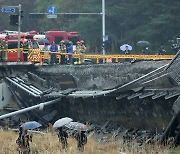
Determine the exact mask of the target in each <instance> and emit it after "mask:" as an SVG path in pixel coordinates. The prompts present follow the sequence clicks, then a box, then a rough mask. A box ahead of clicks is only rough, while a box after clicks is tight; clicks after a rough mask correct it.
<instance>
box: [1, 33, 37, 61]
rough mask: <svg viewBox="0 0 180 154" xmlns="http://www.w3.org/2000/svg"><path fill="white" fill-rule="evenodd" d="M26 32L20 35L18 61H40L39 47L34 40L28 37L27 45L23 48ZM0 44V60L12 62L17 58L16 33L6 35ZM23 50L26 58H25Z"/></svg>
mask: <svg viewBox="0 0 180 154" xmlns="http://www.w3.org/2000/svg"><path fill="white" fill-rule="evenodd" d="M26 37H27V34H24V33H22V34H21V35H20V61H22V62H24V61H29V62H39V61H40V48H39V44H38V42H37V41H36V40H32V39H29V42H28V47H27V48H26V49H25V48H24V43H25V42H27V41H28V40H27V39H26ZM1 42H2V44H3V43H4V42H5V43H4V44H5V45H3V46H2V48H3V50H2V55H3V56H2V60H3V61H7V62H14V61H17V60H18V35H7V36H6V37H5V39H3V40H1ZM25 51H26V52H27V58H25Z"/></svg>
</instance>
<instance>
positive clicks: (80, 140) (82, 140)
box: [76, 131, 87, 152]
mask: <svg viewBox="0 0 180 154" xmlns="http://www.w3.org/2000/svg"><path fill="white" fill-rule="evenodd" d="M76 139H77V147H78V150H79V151H81V152H83V151H84V145H85V144H86V143H87V135H86V131H80V132H78V134H77V136H76Z"/></svg>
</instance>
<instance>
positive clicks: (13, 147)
mask: <svg viewBox="0 0 180 154" xmlns="http://www.w3.org/2000/svg"><path fill="white" fill-rule="evenodd" d="M17 137H18V133H16V132H13V131H11V130H7V131H5V130H2V129H0V149H1V150H0V154H15V153H18V151H17V144H16V143H15V141H16V139H17ZM68 144H69V146H68V148H67V149H66V150H63V149H62V148H61V144H60V143H59V140H58V137H57V135H56V133H54V132H47V133H46V134H44V135H41V134H33V142H32V143H31V142H30V147H31V153H32V154H78V153H79V151H78V150H77V142H76V140H75V139H74V138H71V137H69V138H68ZM146 153H147V154H155V153H156V154H172V153H173V154H176V153H180V150H179V147H178V148H177V149H173V150H172V149H168V148H166V147H163V146H161V145H157V144H156V145H142V146H141V147H138V146H136V144H135V143H133V142H132V143H130V145H128V146H127V145H123V143H122V142H121V141H120V140H118V141H112V139H111V138H110V139H109V142H107V143H99V142H98V141H97V140H96V139H95V137H94V136H92V137H90V138H88V143H87V144H86V145H85V150H84V154H146Z"/></svg>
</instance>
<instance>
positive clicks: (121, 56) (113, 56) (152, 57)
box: [40, 51, 174, 64]
mask: <svg viewBox="0 0 180 154" xmlns="http://www.w3.org/2000/svg"><path fill="white" fill-rule="evenodd" d="M44 53H46V54H44ZM50 53H51V52H49V51H41V55H40V64H43V60H44V59H50ZM62 55H65V58H66V59H67V58H68V53H60V52H57V59H58V63H61V56H62ZM81 56H82V54H73V55H72V57H73V58H74V59H76V60H77V61H78V62H80V57H81ZM84 58H85V59H95V61H96V63H97V64H98V63H100V60H101V59H102V60H103V59H106V62H119V60H120V59H132V60H138V59H139V60H140V59H141V60H143V59H144V60H171V59H173V58H174V55H145V54H106V55H102V54H84Z"/></svg>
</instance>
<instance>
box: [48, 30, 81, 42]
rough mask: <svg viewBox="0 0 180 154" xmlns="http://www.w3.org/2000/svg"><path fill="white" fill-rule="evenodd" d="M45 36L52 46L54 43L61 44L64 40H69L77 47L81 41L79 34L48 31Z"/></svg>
mask: <svg viewBox="0 0 180 154" xmlns="http://www.w3.org/2000/svg"><path fill="white" fill-rule="evenodd" d="M45 36H46V38H47V39H48V40H49V42H50V44H52V42H55V43H56V44H59V43H60V41H62V40H69V41H72V42H73V45H76V43H77V41H79V40H80V36H79V34H78V32H66V31H47V32H46V34H45Z"/></svg>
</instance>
